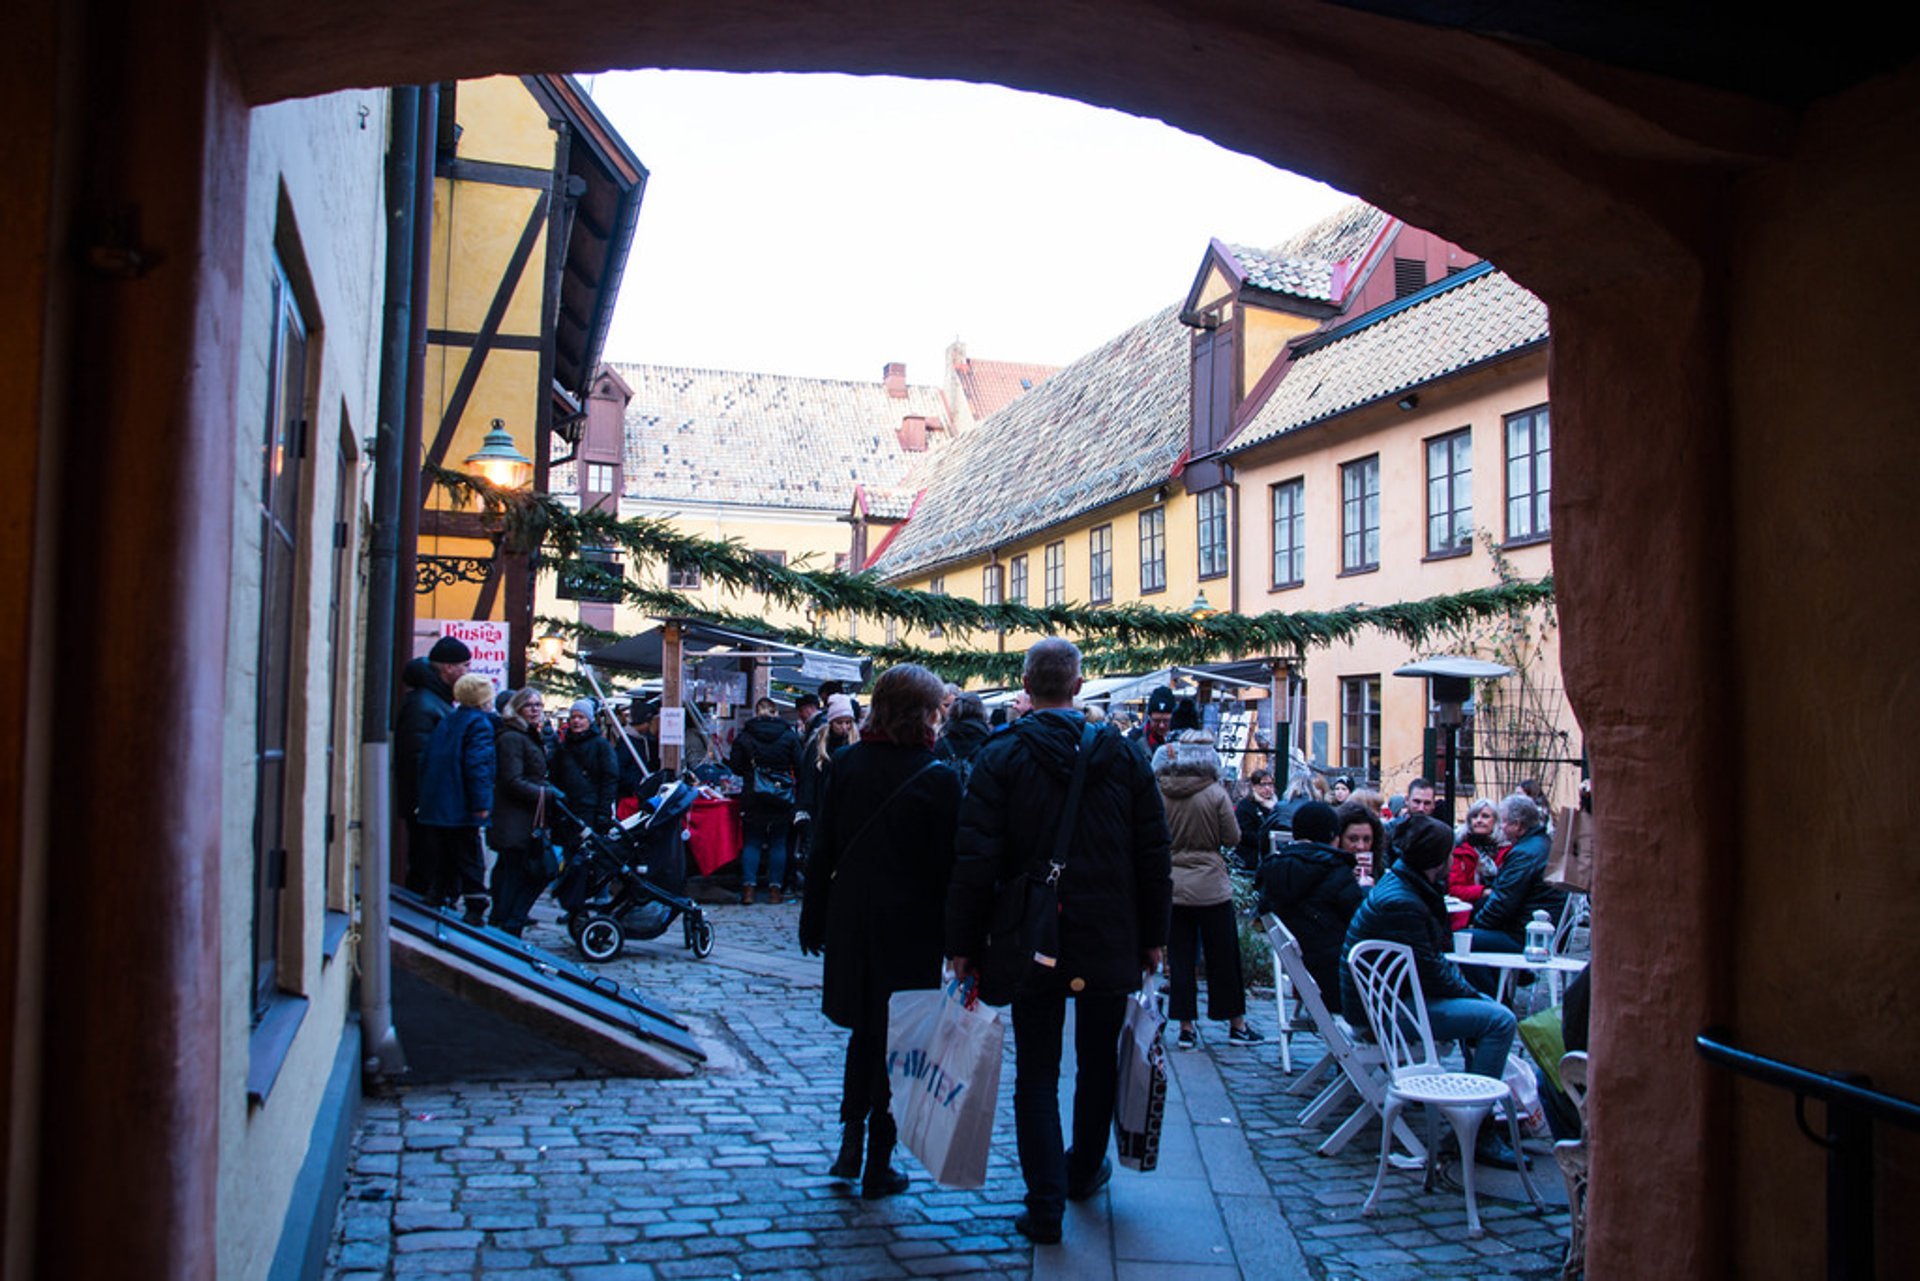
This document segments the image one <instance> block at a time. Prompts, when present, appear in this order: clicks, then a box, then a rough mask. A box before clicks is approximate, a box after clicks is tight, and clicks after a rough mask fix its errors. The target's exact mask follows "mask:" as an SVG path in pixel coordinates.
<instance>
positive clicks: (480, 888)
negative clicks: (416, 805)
mask: <svg viewBox="0 0 1920 1281" xmlns="http://www.w3.org/2000/svg"><path fill="white" fill-rule="evenodd" d="M415 834H416V835H418V836H419V837H420V848H419V850H418V851H417V853H418V854H421V855H424V856H425V858H424V859H423V860H422V862H423V864H424V866H422V867H420V868H419V869H418V870H419V871H420V873H421V876H422V878H423V879H422V883H423V884H425V885H426V887H427V888H426V891H425V893H426V896H427V899H428V901H430V902H431V903H433V904H434V905H435V906H436V907H440V906H445V905H446V904H450V903H452V902H454V901H455V900H459V899H464V900H465V901H466V906H467V914H468V915H469V916H476V915H478V914H480V913H482V912H484V911H486V907H487V856H486V852H485V851H484V850H483V849H482V848H481V845H480V829H479V828H477V827H432V826H429V825H427V824H425V823H422V824H420V825H419V826H418V827H417V828H416V829H415ZM414 871H415V868H413V867H412V866H409V867H408V869H407V884H408V888H410V889H411V888H412V886H413V880H414V877H413V873H414Z"/></svg>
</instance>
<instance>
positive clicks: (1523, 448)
mask: <svg viewBox="0 0 1920 1281" xmlns="http://www.w3.org/2000/svg"><path fill="white" fill-rule="evenodd" d="M1506 423H1507V541H1508V542H1510V543H1530V542H1537V541H1539V540H1540V539H1543V538H1546V537H1547V536H1548V535H1549V534H1550V533H1551V532H1552V525H1551V523H1550V522H1549V520H1548V517H1547V495H1548V492H1549V491H1550V490H1551V488H1552V479H1553V466H1552V464H1553V440H1552V433H1551V432H1550V431H1549V429H1548V424H1547V407H1546V406H1545V405H1541V406H1539V407H1538V408H1535V409H1527V410H1522V411H1521V412H1520V413H1517V414H1508V415H1507V419H1506Z"/></svg>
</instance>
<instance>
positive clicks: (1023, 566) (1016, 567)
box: [1007, 552, 1027, 605]
mask: <svg viewBox="0 0 1920 1281" xmlns="http://www.w3.org/2000/svg"><path fill="white" fill-rule="evenodd" d="M1026 603H1027V556H1026V553H1025V552H1022V553H1021V554H1020V555H1018V556H1015V557H1014V558H1013V559H1012V560H1010V561H1008V562H1007V604H1009V605H1024V604H1026Z"/></svg>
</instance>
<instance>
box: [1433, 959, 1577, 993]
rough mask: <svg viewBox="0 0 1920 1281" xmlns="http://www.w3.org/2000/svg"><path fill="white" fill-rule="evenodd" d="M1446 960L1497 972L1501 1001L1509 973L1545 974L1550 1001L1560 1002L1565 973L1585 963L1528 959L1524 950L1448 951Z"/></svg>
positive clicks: (1510, 989)
mask: <svg viewBox="0 0 1920 1281" xmlns="http://www.w3.org/2000/svg"><path fill="white" fill-rule="evenodd" d="M1447 959H1448V960H1449V961H1452V962H1453V963H1454V964H1455V965H1478V966H1480V967H1481V968H1482V969H1489V970H1498V971H1500V994H1499V1000H1500V1001H1501V1003H1502V1004H1505V1003H1506V1002H1507V1001H1509V1000H1511V999H1512V993H1513V988H1514V983H1513V976H1514V975H1516V974H1545V975H1546V976H1547V982H1548V983H1549V984H1551V985H1552V989H1553V1000H1554V1004H1556V1005H1557V1004H1559V1002H1560V989H1561V986H1562V985H1563V984H1564V983H1566V981H1567V978H1568V976H1570V975H1574V974H1578V973H1579V972H1580V971H1582V970H1584V969H1586V968H1587V963H1586V962H1585V961H1581V960H1575V959H1574V958H1573V957H1570V956H1550V957H1548V958H1547V959H1546V960H1544V961H1529V960H1528V959H1527V956H1526V953H1524V952H1448V953H1447Z"/></svg>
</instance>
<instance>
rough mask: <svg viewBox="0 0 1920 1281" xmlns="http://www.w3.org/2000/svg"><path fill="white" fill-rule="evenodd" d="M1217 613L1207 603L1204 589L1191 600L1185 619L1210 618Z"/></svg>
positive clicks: (1217, 611)
mask: <svg viewBox="0 0 1920 1281" xmlns="http://www.w3.org/2000/svg"><path fill="white" fill-rule="evenodd" d="M1219 612H1220V611H1219V610H1217V609H1215V608H1214V607H1213V606H1212V605H1209V604H1208V603H1207V590H1206V588H1204V587H1203V588H1201V589H1200V594H1199V595H1198V596H1195V597H1194V598H1193V604H1191V605H1189V606H1187V617H1188V618H1192V619H1206V618H1212V617H1213V616H1214V615H1215V614H1217V613H1219Z"/></svg>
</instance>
